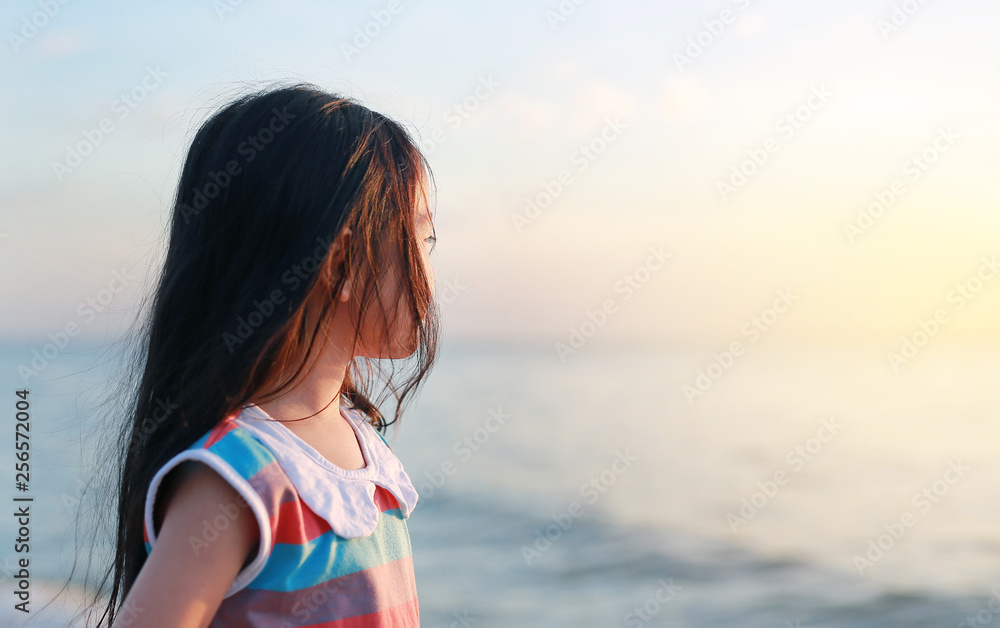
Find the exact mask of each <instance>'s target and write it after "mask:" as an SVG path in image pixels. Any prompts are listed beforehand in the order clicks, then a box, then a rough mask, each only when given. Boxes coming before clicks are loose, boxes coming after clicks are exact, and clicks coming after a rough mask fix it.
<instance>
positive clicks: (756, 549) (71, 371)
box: [0, 341, 1000, 628]
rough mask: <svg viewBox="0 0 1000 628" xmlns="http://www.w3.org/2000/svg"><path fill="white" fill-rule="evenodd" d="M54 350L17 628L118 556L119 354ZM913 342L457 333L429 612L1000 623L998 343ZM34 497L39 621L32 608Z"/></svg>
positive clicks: (432, 453) (53, 610) (421, 480)
mask: <svg viewBox="0 0 1000 628" xmlns="http://www.w3.org/2000/svg"><path fill="white" fill-rule="evenodd" d="M40 348H41V347H38V346H34V345H32V344H30V343H27V344H8V345H4V346H0V373H2V375H0V381H2V383H3V387H2V388H0V409H2V411H0V414H2V416H4V417H5V418H4V421H5V423H6V425H7V426H8V427H7V429H6V430H5V431H6V432H7V433H6V435H5V436H4V438H3V443H2V444H0V466H2V468H3V469H4V472H3V475H2V477H3V478H4V481H5V487H4V493H6V499H7V500H9V501H8V504H9V505H8V507H7V508H4V509H3V511H5V512H7V514H6V515H5V516H0V563H2V565H0V591H2V593H0V600H2V601H3V603H2V605H0V625H2V626H10V627H12V628H13V627H15V626H17V627H20V626H45V627H56V626H59V627H63V626H83V623H79V620H78V619H77V620H74V619H73V615H74V613H76V612H77V611H79V610H80V608H81V606H80V604H81V603H82V602H80V600H81V599H82V598H81V597H80V592H81V590H82V589H81V588H80V587H82V581H81V579H80V578H81V574H80V571H81V570H82V569H83V565H82V564H81V563H80V561H82V560H85V559H86V557H87V556H88V555H93V556H102V555H104V556H106V555H107V554H106V553H107V548H108V545H107V543H106V539H105V540H104V541H103V542H102V541H100V540H99V539H91V538H90V537H88V536H86V535H83V534H82V533H81V530H80V520H83V521H85V520H86V518H85V515H81V514H80V513H81V511H83V512H86V508H81V507H80V504H84V505H86V499H83V500H81V499H80V498H81V492H82V491H81V487H83V486H84V485H85V482H84V479H85V478H87V477H89V474H93V473H95V471H94V469H96V468H97V467H95V463H98V462H100V461H99V460H95V459H94V458H95V457H97V456H98V454H97V453H96V452H97V451H98V449H97V448H96V446H95V443H98V442H101V439H102V438H106V436H102V433H103V432H102V431H101V430H103V429H106V427H107V426H108V425H109V424H111V423H113V422H114V420H115V417H114V416H104V415H102V414H101V410H100V409H99V408H100V407H101V406H100V405H99V404H98V403H97V402H98V401H99V400H100V399H102V398H103V397H102V394H104V392H105V390H106V388H107V381H109V380H110V378H111V377H112V376H113V374H114V373H115V369H116V368H120V365H118V364H117V363H116V362H115V360H114V359H113V358H109V357H108V356H109V355H110V354H109V353H108V352H107V351H102V350H101V349H99V348H93V349H85V348H79V347H69V348H67V350H64V351H62V352H61V353H59V354H58V355H56V356H54V357H53V358H52V359H51V360H48V362H47V364H45V366H44V368H42V369H40V370H39V371H38V373H37V374H28V375H27V376H25V374H24V373H25V372H24V371H23V369H22V370H21V371H20V372H19V367H20V366H25V365H28V366H29V367H30V360H31V358H32V357H33V351H34V350H36V349H40ZM892 351H893V349H892V348H891V347H879V346H852V347H846V346H833V345H824V346H804V345H795V346H782V347H767V348H765V347H763V346H761V347H754V350H753V351H749V350H748V351H747V352H745V353H744V354H742V355H740V356H733V355H731V354H730V355H727V354H726V353H725V351H723V350H721V349H720V348H718V347H699V346H663V345H656V346H652V345H639V344H631V345H623V344H598V343H597V342H593V343H591V344H587V345H585V346H582V347H579V348H576V349H575V350H574V352H572V353H569V354H567V353H565V352H563V353H560V352H559V351H558V350H556V349H555V347H554V346H553V345H551V344H545V343H531V342H503V343H487V342H458V341H454V342H452V341H446V342H444V343H443V344H442V346H441V351H440V354H439V356H438V360H437V362H436V364H435V366H434V369H433V370H432V371H431V373H430V375H429V377H428V379H427V381H426V383H425V385H424V386H423V387H422V388H421V389H420V390H419V392H418V394H417V395H416V396H415V397H414V399H413V400H412V402H411V403H410V404H409V405H408V406H407V407H406V411H405V413H404V414H403V415H402V418H401V419H400V421H399V422H398V423H397V424H395V425H393V426H392V427H390V429H389V432H388V433H387V435H386V437H387V439H388V441H389V443H390V445H391V446H392V447H393V450H394V451H395V452H396V454H397V456H398V457H399V458H400V460H401V461H402V462H403V465H404V468H405V469H406V471H407V473H408V474H409V476H410V478H411V480H412V482H413V484H414V485H415V486H416V487H417V489H418V492H419V495H420V499H419V502H418V504H417V506H416V508H415V509H414V511H413V513H412V514H411V516H410V518H409V520H408V525H409V530H410V535H411V540H412V544H413V561H414V569H415V571H416V577H417V589H418V597H419V602H420V614H421V625H423V626H428V627H429V626H441V627H456V626H476V627H479V628H485V627H507V626H511V627H513V626H519V627H523V626H545V627H560V628H561V627H570V626H574V627H579V626H586V627H594V628H597V627H609V628H610V627H612V626H649V627H657V626H676V627H689V626H690V627H698V628H709V627H716V626H738V627H746V628H758V627H760V628H764V627H768V628H772V627H773V628H784V627H790V628H805V627H808V626H828V627H848V626H849V627H852V628H864V627H876V626H878V627H894V626H905V627H924V626H927V627H931V626H933V627H940V628H947V627H956V628H957V627H963V628H964V627H967V626H994V625H995V626H998V627H1000V453H998V452H1000V446H998V444H1000V414H998V404H997V401H998V398H1000V394H998V388H997V385H996V384H997V380H998V375H1000V347H994V346H985V345H979V346H959V345H948V344H944V343H943V342H942V343H938V344H934V343H933V342H932V343H930V344H928V345H927V346H924V347H921V348H920V350H919V352H917V353H916V355H910V357H908V358H906V359H905V361H903V362H900V361H898V360H896V361H894V360H892V359H891V356H890V353H891V352H892ZM26 379H27V382H26V381H25V380H26ZM25 388H26V389H28V390H29V391H30V392H29V399H30V401H31V410H30V412H31V419H30V420H31V452H32V453H31V455H32V457H31V469H32V471H31V478H30V488H29V489H28V490H27V491H18V490H16V489H15V484H14V482H15V479H14V474H13V469H14V464H15V458H14V452H15V450H14V439H15V437H14V427H13V424H14V422H15V419H14V414H15V411H16V403H17V399H18V397H17V395H16V391H17V390H21V389H25ZM106 411H107V407H105V414H106V413H107V412H106ZM25 495H30V496H31V497H32V498H33V501H32V502H31V504H32V513H33V514H32V518H31V524H30V552H29V556H30V561H31V563H30V564H31V570H30V580H29V585H30V591H31V595H32V597H31V609H32V611H31V612H30V613H28V614H25V613H23V612H20V611H17V610H15V608H14V605H15V604H16V603H17V601H18V599H17V597H16V596H15V591H16V590H17V588H18V586H19V584H18V583H19V579H18V578H17V577H16V576H17V574H16V571H17V559H18V558H19V557H22V556H23V554H19V553H17V552H15V539H16V537H17V536H18V533H19V524H18V523H17V521H16V519H15V517H13V516H12V515H13V512H14V504H15V503H17V502H14V501H12V500H13V498H15V497H19V496H21V497H23V496H25ZM85 496H86V494H84V497H85ZM78 518H80V519H79V520H78ZM102 552H104V554H102ZM74 561H76V563H75V562H74ZM74 565H75V572H74V573H73V576H72V577H70V571H71V569H73V567H74ZM67 583H69V585H70V587H69V588H68V589H67V590H66V591H65V592H63V594H62V595H61V596H59V597H57V598H55V601H54V602H52V603H51V604H50V605H48V606H47V607H45V609H44V610H39V609H41V608H42V606H43V605H44V604H45V603H46V601H48V600H49V599H51V598H52V596H53V594H54V593H55V592H56V591H58V590H59V589H60V587H62V586H63V585H64V584H67Z"/></svg>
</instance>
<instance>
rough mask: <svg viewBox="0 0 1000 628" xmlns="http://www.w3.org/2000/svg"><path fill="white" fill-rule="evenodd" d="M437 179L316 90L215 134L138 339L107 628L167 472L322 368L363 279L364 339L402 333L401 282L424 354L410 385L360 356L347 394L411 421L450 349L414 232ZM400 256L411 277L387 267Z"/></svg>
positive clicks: (205, 142) (227, 119)
mask: <svg viewBox="0 0 1000 628" xmlns="http://www.w3.org/2000/svg"><path fill="white" fill-rule="evenodd" d="M431 182H432V176H431V172H430V168H429V166H428V165H427V162H426V159H425V158H424V156H423V155H422V154H421V153H420V151H419V150H418V149H417V147H416V145H415V143H414V141H413V140H412V138H411V137H410V135H409V134H408V133H407V131H406V130H405V129H404V128H403V127H402V126H400V125H399V124H398V123H396V122H394V121H392V120H390V119H388V118H387V117H385V116H383V115H381V114H379V113H376V112H374V111H372V110H370V109H368V108H366V107H364V106H362V105H361V104H359V103H357V102H356V101H354V100H353V99H351V98H346V97H343V96H340V95H336V94H331V93H328V92H325V91H322V90H320V89H318V88H317V87H315V86H312V85H308V84H297V85H292V86H284V87H271V88H267V89H264V90H262V91H257V92H254V93H251V94H249V95H245V96H242V97H240V98H238V99H236V100H235V101H233V102H231V103H229V104H228V105H226V106H225V107H223V108H222V109H221V110H219V111H217V112H216V113H215V114H214V115H212V116H211V117H210V118H209V119H208V120H207V121H205V122H204V123H203V124H202V125H201V127H200V128H199V130H198V131H197V133H196V135H195V137H194V139H193V141H192V143H191V146H190V149H189V151H188V153H187V156H186V159H185V161H184V164H183V168H182V171H181V176H180V182H179V185H178V187H177V192H176V196H175V198H174V201H173V207H172V211H171V216H170V221H169V245H168V248H167V253H166V258H165V261H164V263H163V269H162V273H161V275H160V277H159V279H158V283H157V285H156V288H155V290H154V291H153V293H152V294H151V295H150V297H149V299H150V302H149V304H148V317H147V318H143V319H141V320H140V327H139V332H138V333H133V334H132V338H133V340H132V341H133V342H134V343H135V347H136V349H137V350H135V351H134V355H135V357H134V358H133V364H131V368H132V371H131V372H132V373H134V374H136V375H137V376H133V377H132V379H131V381H130V387H129V390H130V392H129V401H128V405H127V408H128V416H127V417H126V419H125V421H124V424H123V425H122V429H121V433H120V436H119V439H118V442H117V443H116V444H115V446H114V447H115V452H116V455H117V456H118V457H119V459H118V460H119V462H118V464H117V465H116V467H117V468H116V472H117V473H116V477H115V482H114V488H115V490H116V492H117V494H116V495H114V502H113V503H115V504H116V505H117V508H116V512H115V513H114V515H115V518H116V520H117V530H116V538H115V544H114V548H115V551H114V559H113V564H111V565H110V566H109V567H108V568H107V571H106V572H105V573H104V576H103V579H102V580H101V582H100V584H99V586H98V587H97V591H98V595H100V594H104V599H105V601H104V602H102V604H101V606H102V608H103V613H102V614H101V615H100V617H99V618H98V619H97V622H96V624H94V625H99V626H104V625H107V626H110V625H111V624H113V623H114V621H115V618H116V616H117V615H118V613H119V612H120V611H121V610H122V609H121V608H120V606H121V604H122V602H123V600H124V599H125V597H126V596H127V594H128V592H129V590H130V589H131V587H132V584H133V583H134V582H135V579H136V577H137V575H138V574H139V571H140V569H141V568H142V566H143V563H144V561H145V559H146V552H145V547H144V542H143V535H142V528H143V514H144V502H145V496H146V492H147V490H148V487H149V485H150V481H151V479H152V477H153V475H154V474H155V473H156V472H157V470H158V469H160V467H161V466H162V465H163V464H164V463H165V462H167V460H169V459H170V458H171V457H173V456H174V455H175V454H177V453H178V452H180V451H182V450H184V449H186V448H187V447H189V446H190V445H191V444H192V443H194V441H195V440H197V439H198V438H199V437H201V436H202V435H204V434H205V433H206V432H207V431H208V430H209V429H211V428H212V427H213V426H215V425H216V424H217V423H218V422H219V421H220V420H222V419H223V418H224V417H226V416H229V415H230V414H232V413H234V412H237V411H238V410H239V409H240V408H241V407H243V406H244V405H246V404H248V403H258V402H261V401H263V400H265V399H271V398H275V397H277V396H279V395H280V394H281V392H282V391H284V390H286V389H287V388H288V387H289V386H290V385H292V384H293V383H296V382H297V381H298V379H297V378H299V377H301V376H302V375H304V374H305V373H306V372H307V371H308V367H307V363H308V362H309V360H311V359H312V358H314V357H315V353H316V352H317V351H318V349H319V345H320V343H321V342H322V336H320V339H319V341H317V336H318V335H319V333H320V330H321V325H320V324H319V323H322V322H323V321H326V320H328V316H329V315H330V312H331V311H332V309H331V308H333V307H335V306H336V297H335V295H337V294H338V293H339V291H340V288H341V286H342V285H343V281H344V279H345V276H346V275H347V274H348V271H351V270H353V271H355V272H357V273H359V275H358V276H359V277H361V278H362V279H363V280H364V281H363V282H362V286H363V295H361V296H360V302H361V304H362V306H361V308H360V311H359V312H358V313H357V319H356V325H357V328H358V329H361V327H362V319H363V317H365V315H366V312H368V311H369V310H370V309H372V307H374V308H378V310H379V311H380V312H381V320H382V322H383V324H384V325H385V326H386V328H388V329H391V328H393V325H394V324H395V322H396V321H395V312H396V309H397V308H396V306H395V304H392V307H391V308H390V309H391V311H390V312H389V313H386V312H385V310H384V308H383V306H382V302H381V301H380V298H379V291H380V290H384V288H383V287H382V286H380V280H384V279H385V276H386V275H387V274H388V275H390V276H392V277H395V278H396V279H397V281H398V280H402V285H403V287H404V290H403V291H402V297H401V298H403V299H406V300H407V307H406V310H407V311H408V312H409V313H410V315H411V316H412V321H413V327H412V328H411V329H414V330H415V333H416V334H417V335H418V336H419V342H418V346H417V350H416V351H415V352H414V353H413V355H412V356H411V358H413V367H412V369H410V370H409V371H408V372H407V374H406V375H407V376H406V377H405V378H404V381H402V383H398V382H396V381H395V378H394V377H393V375H394V373H393V372H390V373H389V374H388V375H386V372H385V371H384V370H383V369H382V367H381V366H379V365H378V363H377V362H373V361H371V360H369V359H367V358H355V359H354V360H353V361H352V362H351V363H350V366H349V368H348V372H347V374H346V376H345V379H344V382H343V386H342V388H341V395H342V397H343V398H344V399H345V400H346V401H347V402H349V403H350V404H351V405H352V406H353V407H354V408H356V409H358V410H359V411H361V412H362V413H363V414H364V415H365V416H367V417H368V419H369V421H370V422H371V423H372V425H373V426H374V427H375V428H376V429H378V430H380V431H385V429H386V428H387V426H388V425H390V424H392V423H395V422H396V421H397V420H398V419H399V418H400V416H401V413H402V411H403V409H404V407H405V405H406V401H407V399H408V398H409V396H410V395H411V393H413V392H415V391H416V390H417V388H418V387H419V386H420V384H421V383H422V381H423V379H424V377H425V376H426V375H427V373H428V372H429V370H430V368H431V366H432V364H433V362H434V358H435V353H436V350H437V349H436V347H437V338H438V319H437V309H436V306H435V304H434V301H433V298H432V297H433V295H432V289H431V286H430V283H429V278H428V277H427V276H426V273H425V271H424V268H423V265H422V263H421V257H420V250H419V249H418V248H417V247H418V246H420V244H419V243H418V242H417V241H416V230H415V227H414V210H415V208H416V207H418V206H419V204H420V202H421V198H420V197H421V194H422V193H423V192H424V191H426V190H429V189H430V184H431ZM347 229H350V233H351V236H350V238H349V240H348V242H349V244H348V245H347V248H346V255H345V257H344V258H343V261H342V262H341V261H339V260H337V261H335V260H334V258H333V256H331V255H330V252H331V250H332V249H331V244H332V243H333V242H334V241H335V240H336V239H337V237H338V236H339V235H341V234H343V233H344V232H345V230H347ZM389 260H396V262H395V263H396V264H397V267H396V268H391V269H387V268H386V266H387V265H388V264H391V263H392V262H390V261H389ZM398 260H402V264H399V261H398ZM321 276H325V277H327V278H328V279H329V282H324V281H318V278H319V277H321ZM331 285H332V289H331ZM354 286H355V284H352V290H353V289H355V287H354ZM307 306H308V307H307ZM369 306H372V307H369ZM316 308H319V309H318V311H317V310H316ZM307 312H308V313H309V316H306V314H307ZM369 315H370V314H369ZM394 368H395V367H393V369H394ZM373 373H377V374H379V375H378V376H377V377H374V376H373V375H372V374H373ZM375 380H379V381H382V382H383V384H384V386H383V388H382V391H383V393H385V391H389V392H390V393H391V394H392V396H393V397H394V398H395V402H396V408H395V413H394V416H393V419H392V421H387V420H386V417H385V416H383V414H382V413H381V412H380V410H379V405H380V404H381V402H382V401H383V400H384V399H385V398H386V396H381V397H377V398H376V397H373V393H372V388H373V381H375ZM387 394H388V393H386V395H387ZM89 623H90V622H88V624H89Z"/></svg>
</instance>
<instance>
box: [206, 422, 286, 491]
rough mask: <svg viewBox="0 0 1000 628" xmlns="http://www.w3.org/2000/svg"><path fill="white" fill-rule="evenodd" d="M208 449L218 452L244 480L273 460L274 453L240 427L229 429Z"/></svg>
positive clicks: (214, 452)
mask: <svg viewBox="0 0 1000 628" xmlns="http://www.w3.org/2000/svg"><path fill="white" fill-rule="evenodd" d="M203 444H204V439H203ZM208 451H210V452H212V453H213V454H218V455H219V456H220V457H221V458H222V459H223V460H225V461H226V462H228V463H229V464H230V465H231V466H232V467H233V469H235V470H236V472H237V473H239V474H240V475H241V476H243V479H245V480H249V479H250V478H252V477H253V476H254V475H255V474H256V473H257V472H258V471H260V470H261V469H263V468H264V467H266V466H267V465H269V464H271V463H272V462H274V461H275V458H274V454H272V453H271V451H270V450H269V449H268V448H267V447H265V446H264V444H263V443H261V442H259V441H258V440H257V439H256V438H254V437H253V436H251V435H250V433H249V432H247V431H246V430H245V429H243V428H241V427H236V428H235V429H233V430H230V431H229V432H228V433H227V434H226V435H225V436H223V437H222V438H220V439H219V440H217V441H216V442H214V443H212V445H211V447H209V448H208Z"/></svg>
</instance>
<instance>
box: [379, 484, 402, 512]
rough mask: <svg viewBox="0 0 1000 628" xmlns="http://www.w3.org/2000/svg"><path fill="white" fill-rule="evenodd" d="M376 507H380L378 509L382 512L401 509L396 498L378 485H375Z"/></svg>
mask: <svg viewBox="0 0 1000 628" xmlns="http://www.w3.org/2000/svg"><path fill="white" fill-rule="evenodd" d="M375 505H376V506H378V509H379V510H381V511H382V512H385V511H387V510H392V509H393V508H399V502H398V501H396V496H395V495H393V494H392V493H390V492H389V491H388V490H387V489H385V488H383V487H381V486H379V485H378V484H376V485H375Z"/></svg>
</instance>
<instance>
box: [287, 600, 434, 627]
mask: <svg viewBox="0 0 1000 628" xmlns="http://www.w3.org/2000/svg"><path fill="white" fill-rule="evenodd" d="M373 626H385V627H386V628H389V627H390V626H391V627H392V628H420V605H419V603H418V602H417V600H416V598H414V599H412V600H410V601H409V602H403V603H402V604H400V605H399V606H394V607H392V608H387V609H385V610H381V611H378V612H375V613H369V614H367V615H357V616H355V617H347V618H345V619H338V620H336V621H324V622H321V623H318V624H307V625H305V626H302V628H372V627H373Z"/></svg>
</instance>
